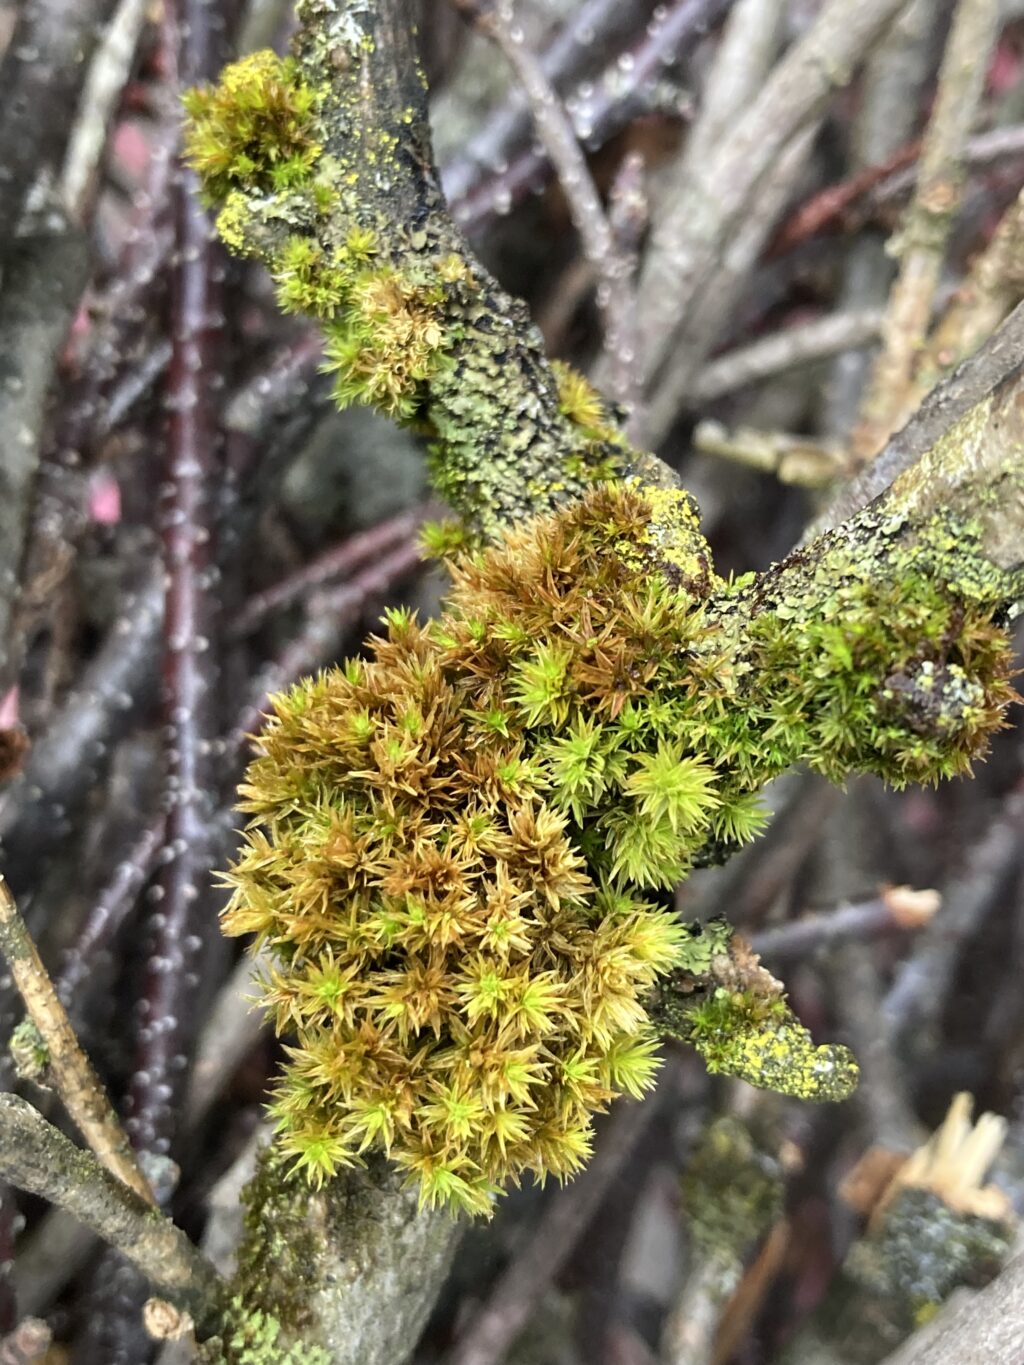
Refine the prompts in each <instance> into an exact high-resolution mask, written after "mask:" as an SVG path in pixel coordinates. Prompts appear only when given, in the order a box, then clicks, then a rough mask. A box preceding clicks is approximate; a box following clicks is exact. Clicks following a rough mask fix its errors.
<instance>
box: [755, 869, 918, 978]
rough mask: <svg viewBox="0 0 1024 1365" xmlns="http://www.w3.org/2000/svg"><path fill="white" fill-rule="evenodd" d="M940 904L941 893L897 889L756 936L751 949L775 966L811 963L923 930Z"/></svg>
mask: <svg viewBox="0 0 1024 1365" xmlns="http://www.w3.org/2000/svg"><path fill="white" fill-rule="evenodd" d="M939 904H940V898H939V895H938V892H936V891H912V890H911V889H910V888H909V887H905V886H894V887H890V888H889V889H888V890H886V891H884V892H883V893H882V895H881V896H879V897H878V898H877V899H876V900H871V901H864V902H863V903H862V904H860V905H844V906H841V907H840V908H839V909H838V910H833V911H831V912H830V913H829V914H824V915H807V916H806V917H804V918H803V919H797V920H792V921H791V922H790V923H789V924H780V925H779V926H778V927H777V928H772V929H762V930H761V932H760V933H757V934H753V935H752V936H751V939H750V946H751V947H752V948H753V949H754V952H755V953H757V954H758V956H759V957H766V958H767V959H768V960H769V962H779V961H784V960H786V959H789V958H803V957H810V956H812V955H813V954H814V953H819V952H830V951H831V950H832V949H834V948H838V947H839V946H841V945H842V944H844V943H864V942H869V941H872V940H874V939H876V938H879V937H880V936H882V935H885V934H893V933H897V934H898V933H907V932H914V931H916V930H918V929H923V928H924V926H925V925H926V924H928V922H929V921H930V920H931V918H932V916H933V915H934V914H935V913H936V912H937V910H938V909H939Z"/></svg>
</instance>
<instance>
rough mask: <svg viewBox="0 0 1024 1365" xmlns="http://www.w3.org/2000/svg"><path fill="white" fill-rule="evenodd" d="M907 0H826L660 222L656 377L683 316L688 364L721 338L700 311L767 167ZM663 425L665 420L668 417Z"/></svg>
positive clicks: (648, 282)
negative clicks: (853, 1) (704, 333)
mask: <svg viewBox="0 0 1024 1365" xmlns="http://www.w3.org/2000/svg"><path fill="white" fill-rule="evenodd" d="M903 3H904V0H866V2H865V3H862V4H859V5H857V6H856V7H854V8H851V7H850V5H849V4H848V3H847V0H828V3H827V4H825V6H824V7H823V8H822V10H821V11H820V13H819V14H818V17H817V19H816V20H815V23H814V24H813V26H812V27H811V29H810V31H809V32H808V33H807V35H806V37H804V38H803V39H802V40H801V41H800V42H799V43H797V44H796V45H795V46H794V47H793V48H792V49H791V50H790V51H789V52H788V53H787V54H786V56H785V57H784V58H783V59H782V61H781V62H779V64H778V65H777V66H776V68H775V70H774V71H773V72H772V74H771V76H770V77H769V78H768V80H767V82H766V83H765V85H764V87H763V89H762V91H761V93H760V95H759V96H758V98H757V99H756V100H754V101H753V103H752V104H751V105H750V106H749V107H748V108H747V109H746V111H745V112H744V113H743V115H742V116H741V117H740V118H739V119H738V120H737V121H736V122H735V123H734V124H733V126H732V128H731V130H730V131H729V133H728V135H727V136H726V137H725V138H724V139H723V141H722V142H721V144H720V145H719V148H718V153H717V155H716V156H715V157H714V158H713V159H712V160H710V161H708V162H707V163H705V165H704V166H703V167H702V168H701V169H702V174H701V175H700V177H699V179H698V180H695V181H694V186H693V187H694V193H693V194H691V195H689V196H688V197H687V200H686V202H685V203H680V204H677V205H674V206H673V211H672V212H667V213H666V214H665V215H664V217H663V218H662V219H661V221H660V223H659V224H658V225H657V226H656V228H655V231H654V241H653V247H652V250H651V254H650V257H649V260H648V263H647V265H646V266H645V269H644V271H643V273H642V276H641V282H640V300H639V310H640V314H641V316H642V317H644V319H645V329H647V328H648V323H649V330H645V334H644V337H643V338H642V339H641V350H642V361H643V370H644V373H645V375H647V376H649V377H654V378H656V377H657V376H658V374H659V372H660V370H661V369H662V367H663V366H664V364H665V362H666V358H667V357H668V355H669V353H670V352H673V351H675V350H676V349H677V347H678V345H679V342H680V336H681V335H682V333H681V332H680V328H679V319H680V318H681V317H682V318H685V319H686V324H685V328H684V331H685V337H684V341H685V344H686V347H687V349H688V350H691V351H692V353H693V354H692V358H691V360H690V362H689V363H690V364H691V365H693V366H694V367H695V366H696V365H697V364H699V363H700V361H702V360H703V358H704V354H706V351H707V348H709V347H710V346H711V344H713V341H714V337H713V336H710V337H705V338H703V339H702V340H701V344H700V345H698V344H697V343H698V340H699V339H698V338H697V337H696V336H695V335H694V332H695V326H694V322H693V321H692V320H693V319H694V318H695V317H696V316H697V314H698V313H699V309H700V303H701V297H702V295H703V294H704V293H705V291H706V290H707V289H708V288H709V287H710V285H711V284H712V283H713V282H714V281H715V276H716V266H717V263H718V262H719V261H720V260H721V259H722V258H723V257H724V255H725V253H726V252H727V250H728V248H729V245H730V243H731V241H732V239H733V236H734V234H735V233H736V231H737V229H738V228H740V227H742V225H743V222H744V218H745V216H746V214H747V213H748V212H749V209H750V205H751V203H752V201H753V199H754V197H755V194H756V192H757V191H758V188H759V186H760V184H761V181H762V178H763V177H764V175H765V172H766V171H767V169H768V168H769V167H771V168H772V176H773V178H774V177H775V176H777V175H778V171H779V162H780V158H781V157H782V155H783V153H784V152H785V151H791V150H792V148H793V146H794V142H795V139H797V138H798V137H800V136H801V135H802V134H804V133H806V131H807V130H808V129H809V128H813V127H814V125H815V123H816V121H817V120H818V118H819V117H820V116H821V113H822V111H823V110H824V108H825V105H826V104H827V102H828V100H829V98H830V97H831V95H832V94H833V92H834V91H835V90H836V88H837V87H839V86H841V85H843V84H845V83H846V82H847V81H848V80H849V79H850V78H851V76H852V74H853V71H854V69H855V67H856V65H857V63H858V62H859V61H861V59H862V58H863V57H864V55H865V53H867V52H868V51H869V50H870V48H871V47H872V45H873V44H874V43H875V42H876V41H877V40H878V38H879V37H880V36H881V35H882V34H883V33H884V32H885V30H886V28H887V27H888V25H889V24H890V23H891V22H892V20H893V18H894V17H895V16H896V14H897V13H898V12H899V10H900V8H901V7H902V4H903ZM780 207H781V205H780ZM649 310H650V312H649ZM702 347H703V350H702ZM674 363H675V362H674ZM673 388H674V391H675V393H677V394H678V393H684V392H686V391H687V390H688V388H689V376H688V375H686V374H685V373H683V372H681V371H679V370H678V369H677V374H676V378H675V381H674V385H673ZM659 425H660V426H661V427H662V428H663V429H664V427H665V423H664V421H662V422H661V423H659Z"/></svg>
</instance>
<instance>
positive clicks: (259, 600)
mask: <svg viewBox="0 0 1024 1365" xmlns="http://www.w3.org/2000/svg"><path fill="white" fill-rule="evenodd" d="M425 513H426V509H425V508H423V507H416V508H413V509H412V511H409V512H401V513H399V515H398V516H395V517H389V518H388V520H387V521H382V522H380V523H379V524H378V525H376V526H372V527H370V529H369V530H367V531H358V532H356V534H355V535H351V536H349V537H348V538H347V539H346V540H344V541H342V543H341V544H340V545H335V546H332V547H331V549H329V550H325V551H324V552H323V553H322V554H319V555H317V556H316V557H315V558H314V559H313V560H311V561H310V562H309V563H308V564H304V565H303V566H302V567H301V568H300V569H297V570H296V571H295V572H294V573H291V574H289V575H288V577H287V578H284V579H282V580H280V581H279V582H277V583H274V584H273V585H272V586H271V587H269V588H264V589H262V590H261V591H260V592H257V593H254V594H253V595H252V597H250V598H249V600H248V602H247V603H246V604H245V606H244V607H243V609H242V612H241V614H240V615H239V616H238V618H237V619H236V620H235V621H233V622H232V623H231V626H230V628H229V631H228V639H240V638H241V637H243V636H246V635H250V634H251V633H252V632H253V631H254V630H256V629H258V628H259V627H260V626H261V625H262V624H263V622H264V621H265V620H266V618H267V617H268V616H269V615H271V613H273V612H275V611H280V610H282V608H284V607H288V606H291V605H292V603H294V602H296V601H298V600H299V599H300V598H302V597H305V596H306V595H307V594H311V590H313V589H316V588H318V587H320V585H321V584H323V583H326V582H327V581H328V580H329V579H332V578H341V577H343V576H344V575H345V574H348V573H351V572H352V571H353V570H355V569H359V568H361V567H362V566H363V565H364V564H366V563H367V561H370V560H373V559H374V557H375V556H377V555H380V554H381V553H382V552H383V551H391V550H392V549H395V548H402V549H406V550H408V547H409V542H410V540H411V538H412V537H413V536H414V535H415V534H416V532H417V530H418V529H419V527H420V526H421V525H422V522H423V519H424V515H425Z"/></svg>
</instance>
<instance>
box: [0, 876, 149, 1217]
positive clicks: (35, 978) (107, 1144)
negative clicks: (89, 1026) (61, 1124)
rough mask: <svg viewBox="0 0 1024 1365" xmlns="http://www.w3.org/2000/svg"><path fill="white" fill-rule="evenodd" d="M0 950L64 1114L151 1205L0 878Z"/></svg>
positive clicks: (114, 1117)
mask: <svg viewBox="0 0 1024 1365" xmlns="http://www.w3.org/2000/svg"><path fill="white" fill-rule="evenodd" d="M0 949H2V950H3V954H4V957H5V958H6V959H7V965H8V966H9V967H10V969H11V975H12V976H13V977H14V982H15V985H16V986H17V987H18V990H19V991H20V993H21V998H22V1000H24V1002H25V1008H26V1009H27V1010H28V1013H29V1016H30V1017H31V1019H32V1022H33V1023H34V1024H35V1026H36V1028H37V1029H38V1030H39V1033H40V1036H41V1037H42V1039H43V1042H44V1043H45V1044H46V1048H47V1051H48V1053H49V1070H50V1072H51V1073H52V1075H53V1078H54V1080H55V1081H56V1084H57V1089H58V1091H59V1093H60V1097H61V1099H62V1100H63V1101H64V1104H65V1106H66V1108H67V1111H68V1113H69V1114H70V1115H71V1117H72V1118H73V1119H74V1121H75V1123H76V1124H77V1125H78V1128H79V1130H80V1131H81V1133H82V1136H83V1137H84V1138H85V1140H86V1142H88V1144H89V1146H90V1147H91V1148H92V1150H93V1151H94V1152H95V1153H96V1156H97V1158H98V1159H99V1161H100V1162H101V1163H102V1164H103V1166H105V1167H106V1169H107V1170H108V1171H110V1172H111V1174H112V1175H115V1176H117V1178H118V1180H120V1181H122V1182H123V1183H124V1184H125V1185H127V1186H128V1187H129V1188H130V1189H133V1190H134V1191H135V1193H136V1194H137V1195H139V1197H140V1198H142V1199H144V1200H145V1201H146V1202H147V1203H148V1204H152V1203H154V1200H153V1192H152V1190H151V1189H150V1187H149V1182H148V1181H147V1180H146V1177H145V1176H144V1175H143V1174H142V1171H141V1170H140V1168H139V1165H138V1162H137V1161H136V1160H135V1155H134V1153H133V1152H132V1149H131V1144H130V1143H129V1141H128V1138H127V1136H126V1134H125V1131H124V1129H123V1128H122V1127H121V1123H120V1121H119V1119H118V1117H117V1114H116V1113H115V1111H114V1106H113V1105H112V1104H111V1103H110V1099H109V1097H108V1096H107V1092H106V1091H105V1090H104V1088H103V1082H102V1081H101V1080H100V1078H99V1076H97V1075H96V1072H95V1071H94V1070H93V1066H92V1063H91V1062H90V1061H89V1058H88V1057H87V1056H86V1055H85V1053H84V1052H83V1051H82V1048H81V1045H80V1044H79V1042H78V1039H77V1038H76V1037H75V1033H74V1030H73V1029H72V1027H71V1024H70V1022H69V1020H68V1016H67V1014H66V1013H65V1012H64V1006H63V1005H62V1004H61V1002H60V999H59V997H58V995H57V992H56V991H55V990H54V987H53V982H52V981H51V980H50V977H49V974H48V973H47V971H46V968H45V967H44V966H43V963H42V959H41V958H40V956H39V952H38V950H37V948H36V945H35V944H34V943H33V941H32V939H31V937H30V935H29V932H28V930H27V929H26V928H25V922H24V920H23V919H22V918H21V915H20V914H19V913H18V907H17V905H16V904H15V901H14V897H13V896H12V895H11V891H10V888H9V887H8V885H7V882H6V881H5V880H4V878H3V876H0Z"/></svg>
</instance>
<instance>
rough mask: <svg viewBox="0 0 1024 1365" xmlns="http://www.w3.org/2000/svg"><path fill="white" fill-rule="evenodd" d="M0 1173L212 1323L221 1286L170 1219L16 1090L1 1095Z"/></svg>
mask: <svg viewBox="0 0 1024 1365" xmlns="http://www.w3.org/2000/svg"><path fill="white" fill-rule="evenodd" d="M0 1174H2V1175H3V1178H4V1179H5V1180H9V1181H10V1182H11V1184H12V1185H16V1186H17V1187H18V1189H21V1190H26V1191H27V1192H28V1193H30V1194H35V1195H38V1196H39V1197H40V1198H42V1199H47V1200H49V1201H50V1203H52V1204H56V1205H57V1206H58V1207H59V1208H62V1209H66V1210H67V1212H68V1213H71V1214H73V1215H74V1217H75V1218H77V1219H79V1220H80V1221H81V1222H82V1223H84V1224H85V1225H86V1226H87V1227H89V1228H91V1229H92V1230H93V1232H95V1233H97V1234H98V1235H99V1236H100V1237H102V1238H103V1239H104V1241H106V1242H109V1243H110V1245H111V1246H113V1247H116V1248H117V1250H118V1251H120V1252H121V1253H122V1255H124V1256H126V1257H127V1258H128V1260H130V1261H131V1262H132V1263H133V1265H135V1266H136V1267H137V1268H138V1269H139V1270H140V1271H141V1272H142V1273H143V1275H145V1276H147V1278H148V1279H150V1280H151V1281H152V1283H153V1284H154V1286H155V1287H156V1288H157V1289H159V1290H160V1292H161V1293H162V1294H164V1295H165V1296H166V1297H167V1298H168V1299H170V1300H171V1302H172V1303H175V1304H177V1305H179V1306H180V1307H182V1308H184V1309H186V1310H187V1311H188V1312H189V1313H191V1314H192V1316H193V1318H194V1319H195V1320H196V1322H197V1323H200V1324H202V1325H203V1326H204V1327H205V1329H206V1330H207V1331H209V1330H210V1329H211V1328H213V1327H215V1325H216V1321H217V1317H218V1314H219V1311H220V1307H221V1303H222V1298H223V1288H224V1286H223V1283H222V1281H221V1279H220V1276H219V1275H218V1274H217V1272H216V1271H215V1270H214V1269H213V1267H212V1266H211V1265H210V1264H209V1262H208V1261H207V1260H206V1259H205V1258H204V1257H203V1256H201V1255H200V1253H199V1252H198V1251H197V1250H196V1248H195V1247H194V1246H193V1245H192V1243H191V1242H190V1241H189V1240H188V1238H187V1237H186V1236H185V1234H184V1233H183V1232H182V1231H181V1230H180V1229H179V1228H176V1227H175V1226H174V1224H173V1223H172V1222H171V1221H170V1219H169V1218H165V1217H164V1216H163V1215H162V1214H161V1213H159V1212H158V1211H157V1210H156V1209H154V1208H152V1207H151V1206H150V1205H149V1204H147V1203H146V1202H145V1200H143V1199H142V1198H140V1196H139V1195H138V1194H136V1193H135V1191H134V1190H131V1189H129V1188H128V1187H127V1186H126V1185H124V1184H122V1182H121V1181H120V1180H118V1179H117V1178H116V1177H115V1176H112V1175H110V1174H108V1173H107V1171H105V1170H104V1169H103V1167H102V1166H101V1165H100V1164H99V1163H98V1162H97V1161H96V1159H95V1158H94V1157H92V1156H90V1155H89V1153H87V1152H83V1151H80V1150H79V1149H78V1148H77V1147H75V1146H74V1144H73V1143H71V1142H69V1141H68V1139H67V1138H66V1137H65V1136H64V1135H63V1133H61V1132H60V1130H59V1129H57V1128H54V1127H53V1125H52V1124H49V1123H47V1122H46V1120H45V1119H44V1118H43V1117H42V1115H41V1114H39V1113H37V1111H36V1110H35V1109H33V1108H32V1106H31V1105H30V1104H27V1103H26V1102H25V1100H23V1099H19V1097H18V1096H17V1095H0Z"/></svg>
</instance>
